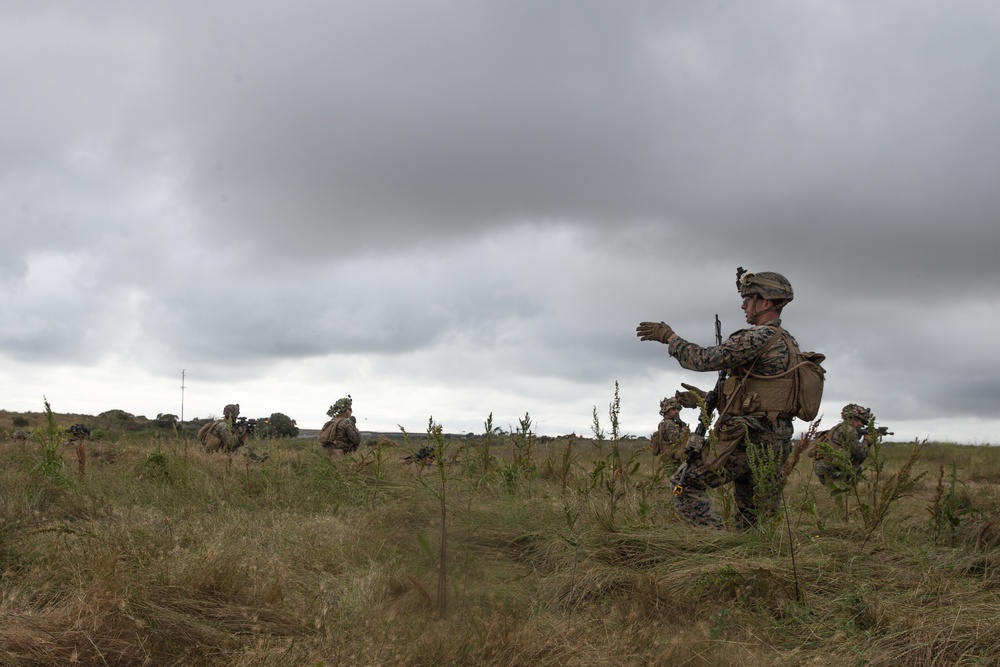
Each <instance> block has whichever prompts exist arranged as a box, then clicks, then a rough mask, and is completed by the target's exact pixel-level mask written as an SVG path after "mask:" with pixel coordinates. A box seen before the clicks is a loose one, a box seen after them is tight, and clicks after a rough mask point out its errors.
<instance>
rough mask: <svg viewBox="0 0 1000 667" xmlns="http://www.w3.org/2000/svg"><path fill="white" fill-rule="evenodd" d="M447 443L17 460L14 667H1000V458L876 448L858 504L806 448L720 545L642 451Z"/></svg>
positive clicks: (7, 553) (504, 438)
mask: <svg viewBox="0 0 1000 667" xmlns="http://www.w3.org/2000/svg"><path fill="white" fill-rule="evenodd" d="M43 421H44V420H43ZM433 426H434V425H433V424H432V425H431V427H432V428H430V429H429V430H430V431H431V432H430V433H429V434H428V435H426V436H424V435H423V434H422V435H421V437H420V438H414V439H412V440H411V441H410V442H408V443H404V444H402V445H400V444H398V443H393V442H390V441H388V440H385V439H380V440H377V441H371V442H367V443H365V444H363V445H362V447H361V449H359V450H358V451H357V452H355V453H354V454H352V455H349V456H346V457H340V458H333V459H331V458H328V457H327V456H325V455H324V454H323V453H322V452H321V451H320V448H319V447H318V446H317V444H316V443H315V442H312V441H307V440H283V441H280V440H279V441H256V442H253V443H252V444H251V445H250V446H249V447H248V448H246V449H245V450H241V451H240V452H237V453H236V454H234V455H231V456H230V455H225V454H215V455H208V454H205V453H203V452H201V451H200V450H199V448H198V446H197V445H196V444H195V443H193V442H192V441H188V440H185V439H184V438H181V437H179V436H176V435H173V434H170V433H165V434H164V433H159V434H145V435H143V434H138V435H136V434H130V435H127V436H126V435H122V436H121V437H119V438H108V439H104V440H101V441H97V442H93V443H90V445H89V446H88V457H87V463H86V467H85V469H83V470H82V471H81V470H80V469H79V467H78V464H77V458H76V454H75V453H73V452H71V451H69V450H68V449H67V448H65V447H63V446H61V445H60V444H59V442H58V438H57V437H56V436H57V433H56V432H55V431H53V432H52V433H49V434H45V433H41V432H40V431H41V428H39V432H36V435H35V438H34V439H33V440H32V441H29V442H28V443H26V444H25V443H21V444H16V443H13V442H5V443H4V444H2V445H0V476H2V480H3V483H2V485H0V664H3V665H56V664H58V665H65V664H80V665H240V666H251V665H254V666H264V665H268V666H278V665H532V666H534V665H653V664H657V665H722V666H730V665H731V666H736V665H746V666H764V665H768V666H771V665H894V666H895V665H997V664H1000V657H998V656H1000V521H998V519H1000V486H998V484H1000V449H998V448H994V447H971V446H959V445H949V444H934V443H930V444H925V445H923V446H920V447H919V448H918V449H916V450H915V449H914V448H915V447H916V446H915V445H902V444H896V445H893V444H886V445H883V446H882V447H881V450H880V452H879V453H878V457H880V460H881V461H882V462H883V464H884V465H882V467H881V470H880V471H879V472H878V474H877V475H876V474H874V470H873V469H871V470H869V473H868V476H869V481H868V482H865V483H862V484H861V485H860V488H859V493H858V494H857V495H856V496H855V495H851V496H849V497H848V498H847V502H846V507H845V503H844V498H834V497H831V495H830V493H829V492H828V491H827V490H826V489H825V488H823V487H821V486H819V485H818V483H817V482H816V480H815V477H814V476H813V475H812V473H811V470H810V468H809V465H808V464H809V463H810V461H809V460H808V459H806V458H803V459H802V460H801V461H799V463H798V465H797V466H796V468H795V470H794V471H793V472H792V474H791V475H790V477H789V479H788V483H787V486H786V488H785V492H784V499H785V507H784V511H783V512H782V513H781V514H780V516H779V517H777V519H776V520H775V521H773V522H770V523H768V524H766V525H764V526H762V527H761V528H760V529H759V530H755V531H752V532H748V533H738V532H733V531H732V530H729V531H727V532H724V533H716V532H708V531H704V530H694V529H690V528H688V527H686V526H685V525H683V524H682V523H680V521H679V519H678V518H677V516H676V514H675V512H674V509H673V505H672V496H671V492H670V489H669V488H668V484H667V481H666V476H665V474H664V471H663V470H662V469H661V468H660V466H659V463H658V461H657V460H655V459H654V458H653V457H652V456H651V455H650V454H649V453H648V452H647V451H644V450H643V445H645V444H646V443H645V442H644V441H643V440H625V441H622V442H620V443H616V442H614V441H604V442H599V441H596V440H593V439H575V440H568V439H558V440H549V441H546V442H539V441H536V440H535V439H533V438H530V437H528V436H526V435H525V434H524V433H521V432H517V433H514V434H510V435H500V436H497V437H493V438H490V439H486V438H478V439H474V440H472V439H469V440H462V441H458V440H445V439H444V438H443V437H441V436H440V431H439V430H435V429H434V428H433ZM424 438H426V440H425V439H424ZM424 444H427V445H429V446H432V447H435V448H437V449H438V450H439V451H443V456H442V457H441V460H442V461H444V462H445V463H444V464H443V465H440V466H439V465H435V464H431V465H429V466H426V467H421V466H419V465H416V464H408V463H405V462H404V461H403V458H404V457H405V456H407V455H408V454H410V453H412V452H413V451H415V450H416V449H417V448H418V447H420V446H422V445H424ZM914 452H916V453H914ZM917 455H919V458H916V459H915V458H914V457H915V456H917ZM897 495H898V497H896V496H897ZM716 500H717V502H718V503H719V504H720V505H721V506H724V507H731V500H730V499H729V497H728V496H727V494H725V493H719V494H717V496H716Z"/></svg>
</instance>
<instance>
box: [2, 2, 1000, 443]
mask: <svg viewBox="0 0 1000 667" xmlns="http://www.w3.org/2000/svg"><path fill="white" fill-rule="evenodd" d="M998 34H1000V3H996V2H993V1H989V0H982V1H979V2H976V1H962V0H956V1H954V2H948V3H943V2H940V0H895V1H878V0H872V1H869V2H858V1H850V2H846V1H845V2H837V1H834V0H824V1H822V2H819V1H815V2H813V1H802V0H787V1H767V0H762V1H759V2H752V3H751V2H729V1H712V2H709V1H705V2H701V1H695V0H686V1H681V0H677V1H664V0H656V1H648V2H623V1H621V0H614V1H612V0H608V1H606V2H588V1H581V0H572V1H569V0H567V1H563V2H559V1H546V2H538V1H533V0H508V1H485V0H484V1H482V2H476V1H469V0H455V1H450V2H447V1H426V2H419V1H418V2H414V1H412V0H364V1H361V0H358V1H356V2H352V1H341V2H330V1H327V0H322V1H321V0H316V1H314V2H307V1H298V0H292V1H287V2H282V3H275V2H263V1H259V0H239V1H236V0H233V1H230V2H225V1H219V2H211V3H206V2H202V1H197V2H196V1H193V0H191V1H187V0H171V1H170V2H167V1H163V2H145V3H136V2H100V1H94V2H87V3H78V2H36V1H29V0H24V1H22V2H17V1H14V0H11V1H8V2H4V3H3V4H2V5H0V82H2V91H3V104H0V229H2V236H0V312H2V313H3V316H4V322H3V326H2V327H0V408H2V409H7V410H16V411H26V410H31V411H41V410H43V408H44V406H43V398H42V397H43V395H44V396H46V397H47V398H48V399H49V401H50V403H51V404H52V408H53V410H55V411H56V412H80V413H84V414H94V415H96V414H98V413H100V412H103V411H105V410H108V409H112V408H118V409H123V410H126V411H128V412H131V413H133V414H136V415H146V416H149V417H155V416H156V414H157V413H173V414H180V413H181V410H182V396H183V411H184V417H185V418H186V419H190V418H193V417H208V416H221V413H222V408H223V406H224V405H225V404H226V403H230V402H238V403H240V405H241V407H242V411H243V414H244V415H246V416H248V417H262V416H267V415H270V414H271V413H273V412H283V413H285V414H287V415H288V416H290V417H292V418H293V419H295V420H297V422H298V424H299V426H301V427H304V428H318V427H319V426H320V425H321V424H322V423H323V422H324V421H325V420H326V414H325V413H326V409H327V408H328V406H329V405H330V404H331V403H333V402H334V401H335V400H336V399H337V398H339V397H341V396H343V395H345V394H348V393H350V394H351V395H352V396H353V397H354V400H355V414H356V416H357V417H358V420H359V426H361V427H362V429H364V430H370V431H396V430H398V425H402V426H403V427H405V428H406V429H407V430H408V431H410V432H421V431H423V430H424V429H425V428H426V426H427V421H428V418H430V417H433V418H434V419H435V421H437V422H438V423H440V424H442V425H443V426H444V428H445V430H446V431H448V432H456V433H457V432H463V431H476V432H478V431H482V430H483V422H484V421H485V419H486V418H487V416H488V415H489V414H490V413H491V412H492V413H493V418H494V422H495V423H496V424H497V425H500V426H503V427H504V428H507V427H508V426H516V424H517V420H518V419H520V418H523V417H524V414H525V413H530V416H531V418H532V420H533V421H534V423H535V429H536V431H537V432H539V433H541V434H549V435H556V434H561V433H569V432H573V431H575V432H577V433H580V434H585V433H589V432H590V426H591V423H592V410H593V408H594V407H595V406H596V407H597V409H598V412H599V415H600V416H601V419H602V421H603V422H604V423H605V425H606V426H607V421H608V418H607V412H608V404H609V403H610V402H611V399H612V398H613V395H614V390H615V382H616V381H617V382H618V383H619V385H620V395H621V406H622V407H621V427H622V429H623V430H624V431H625V432H627V433H631V434H637V435H639V434H641V435H647V434H648V433H649V432H651V431H652V430H653V429H654V428H655V426H656V423H657V421H658V419H659V416H658V414H657V411H658V403H659V400H660V398H662V397H663V396H665V395H669V394H672V393H673V391H674V390H675V389H677V388H678V386H679V383H680V382H691V383H695V384H699V385H701V386H703V387H706V388H708V387H710V386H711V385H712V383H713V381H714V374H711V373H708V374H699V373H693V372H689V371H684V370H682V369H681V368H680V367H679V366H678V364H677V362H676V361H675V360H673V359H671V358H670V357H669V356H668V355H667V349H666V347H665V346H662V345H658V344H654V343H641V342H639V341H638V339H637V338H636V337H635V327H636V325H637V324H638V322H639V321H641V320H664V321H666V322H667V323H668V324H670V325H671V326H673V328H674V329H675V330H676V331H677V332H678V333H679V334H680V335H681V336H683V337H685V338H687V339H688V340H691V341H693V342H697V343H700V344H710V343H712V342H713V334H714V330H713V317H714V315H715V314H716V313H717V314H718V315H719V317H720V318H721V320H722V327H723V331H724V334H725V335H728V334H729V333H730V332H732V331H734V330H736V329H738V328H741V327H742V326H745V324H744V321H743V317H742V313H741V311H740V301H739V295H738V294H737V292H736V289H735V286H734V280H735V270H736V267H737V266H743V267H746V268H747V269H750V270H751V271H767V270H770V271H778V272H780V273H783V274H784V275H785V276H786V277H788V279H789V280H790V281H791V283H792V285H793V286H794V289H795V300H794V302H793V303H792V304H790V305H789V306H788V307H787V308H786V309H785V312H784V317H783V323H784V325H785V326H786V328H787V329H788V330H789V331H790V332H791V333H792V334H793V335H795V337H796V338H797V339H798V341H799V343H800V345H801V346H802V348H803V349H806V350H816V351H820V352H823V353H825V354H826V355H827V357H828V359H827V363H826V367H827V369H828V373H827V388H826V395H825V400H824V405H823V410H822V413H823V414H824V415H825V419H824V422H829V424H830V425H832V423H833V422H835V421H838V420H839V412H840V408H841V407H842V406H843V405H844V404H845V403H848V402H857V403H862V404H864V405H867V406H870V407H871V408H872V409H873V411H874V412H875V414H876V415H877V416H878V418H879V420H880V422H881V423H883V424H886V425H888V426H889V427H890V428H891V429H892V430H894V431H895V433H896V438H897V439H910V440H912V439H913V438H920V439H923V438H925V437H929V438H931V439H932V440H951V441H957V442H970V443H992V444H1000V414H998V406H1000V356H998V354H997V346H996V343H995V336H996V333H995V332H997V331H998V330H1000V308H998V307H1000V292H998V287H1000V263H998V261H997V255H998V253H1000V224H998V217H1000V122H998V119H1000V40H998V39H997V35H998ZM182 371H183V372H184V390H183V392H182V389H181V383H182ZM683 416H684V418H685V419H687V420H688V421H693V420H694V418H695V414H694V411H690V410H689V411H685V414H684V415H683ZM802 428H804V426H803V425H801V424H800V425H799V429H800V430H801V429H802Z"/></svg>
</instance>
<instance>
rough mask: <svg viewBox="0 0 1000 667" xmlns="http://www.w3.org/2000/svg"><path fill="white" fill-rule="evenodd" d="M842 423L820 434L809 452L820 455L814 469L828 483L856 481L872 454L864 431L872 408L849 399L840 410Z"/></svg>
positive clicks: (839, 483)
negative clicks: (863, 464)
mask: <svg viewBox="0 0 1000 667" xmlns="http://www.w3.org/2000/svg"><path fill="white" fill-rule="evenodd" d="M840 418H841V419H842V420H843V421H842V422H841V423H840V424H839V425H838V426H835V427H834V428H832V429H830V430H829V431H823V432H822V433H819V434H817V436H816V438H815V440H814V441H813V447H811V448H810V450H809V455H810V456H812V457H814V458H815V459H816V462H815V463H814V464H813V471H814V472H815V473H816V477H817V478H818V479H819V481H820V482H822V483H823V484H824V485H826V486H828V487H830V488H837V487H838V485H843V484H847V485H850V484H853V483H854V482H856V481H857V480H858V479H859V478H860V477H861V464H862V463H864V462H865V459H867V458H868V445H867V444H866V443H865V442H864V438H862V432H863V430H864V428H865V427H866V426H867V425H868V422H869V421H870V420H871V418H872V412H871V410H869V409H868V408H866V407H864V406H861V405H858V404H857V403H848V404H847V405H845V406H844V409H843V410H841V411H840Z"/></svg>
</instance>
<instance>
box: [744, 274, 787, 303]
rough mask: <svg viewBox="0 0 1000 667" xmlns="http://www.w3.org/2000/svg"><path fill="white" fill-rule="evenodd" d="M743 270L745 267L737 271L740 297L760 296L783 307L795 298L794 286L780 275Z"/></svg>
mask: <svg viewBox="0 0 1000 667" xmlns="http://www.w3.org/2000/svg"><path fill="white" fill-rule="evenodd" d="M742 269H743V267H740V270H739V271H737V275H738V276H739V277H738V278H737V279H736V289H738V290H739V291H740V296H744V297H746V296H759V297H760V298H762V299H767V300H768V301H779V302H781V303H782V305H784V304H786V303H788V302H790V301H791V300H792V299H794V298H795V293H794V292H793V291H792V284H791V283H790V282H788V278H786V277H785V276H783V275H781V274H780V273H775V272H774V271H761V272H760V273H750V272H749V271H743V270H742Z"/></svg>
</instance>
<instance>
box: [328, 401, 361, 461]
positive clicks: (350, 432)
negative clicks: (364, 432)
mask: <svg viewBox="0 0 1000 667" xmlns="http://www.w3.org/2000/svg"><path fill="white" fill-rule="evenodd" d="M326 414H327V416H328V417H331V419H330V421H328V422H327V423H325V424H323V430H321V431H320V433H319V444H320V445H322V446H323V451H324V452H326V453H327V454H329V455H331V456H332V455H334V454H336V453H337V452H338V451H339V452H342V453H344V454H349V453H350V452H353V451H354V450H355V449H357V448H358V446H359V445H360V444H361V432H360V431H359V430H358V427H357V421H358V420H357V419H356V418H355V417H354V401H353V399H352V398H351V395H350V394H348V395H347V396H345V397H344V398H341V399H339V400H338V401H337V402H336V403H334V404H333V405H331V406H330V409H329V410H327V411H326Z"/></svg>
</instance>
